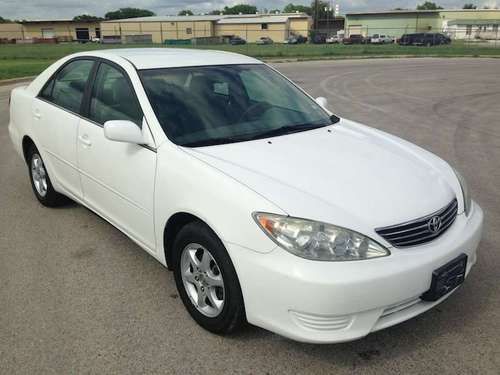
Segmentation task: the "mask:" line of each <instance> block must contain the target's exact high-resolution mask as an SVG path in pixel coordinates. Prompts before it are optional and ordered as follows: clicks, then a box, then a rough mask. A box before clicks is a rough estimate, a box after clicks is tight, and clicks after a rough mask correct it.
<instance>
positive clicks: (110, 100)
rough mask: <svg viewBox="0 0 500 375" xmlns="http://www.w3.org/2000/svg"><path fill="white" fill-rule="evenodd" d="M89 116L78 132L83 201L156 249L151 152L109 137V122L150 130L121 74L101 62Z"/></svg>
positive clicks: (127, 81) (127, 82)
mask: <svg viewBox="0 0 500 375" xmlns="http://www.w3.org/2000/svg"><path fill="white" fill-rule="evenodd" d="M87 117H88V119H82V120H81V121H80V125H79V130H78V146H77V147H78V159H79V160H78V161H79V163H78V165H79V168H80V175H81V181H82V189H83V196H84V200H85V202H86V203H87V204H88V205H89V206H90V207H91V208H92V209H94V210H95V211H96V212H98V213H99V214H101V215H102V216H103V217H105V218H107V219H108V220H109V221H110V222H112V223H113V224H114V225H116V226H117V227H118V228H120V229H121V230H123V231H124V232H125V233H127V234H128V235H129V236H130V237H131V238H133V239H134V240H136V241H137V242H139V243H140V244H141V245H143V246H144V247H146V248H148V249H150V250H151V251H154V250H155V235H154V221H153V200H154V182H155V173H156V152H155V151H154V149H151V148H148V147H144V146H142V145H136V144H131V143H122V142H115V141H110V140H108V139H107V138H105V136H104V131H103V125H104V123H105V122H106V121H109V120H129V121H132V122H134V123H135V124H136V125H137V126H138V127H140V128H141V129H142V131H143V134H144V135H145V136H146V137H147V136H150V134H149V133H148V132H149V128H148V126H147V124H146V123H145V121H144V120H143V114H142V110H141V108H140V105H139V102H138V100H137V97H136V95H135V92H134V90H133V88H132V84H131V83H130V81H129V79H128V77H127V75H126V73H125V72H124V71H122V70H121V69H120V68H118V67H117V66H114V65H111V64H108V63H104V62H102V63H100V66H99V67H98V70H97V74H96V77H95V81H94V84H93V87H92V91H91V96H90V101H89V106H88V113H87Z"/></svg>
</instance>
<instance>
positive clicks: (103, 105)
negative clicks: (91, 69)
mask: <svg viewBox="0 0 500 375" xmlns="http://www.w3.org/2000/svg"><path fill="white" fill-rule="evenodd" d="M89 117H90V119H91V120H93V121H95V122H97V123H99V124H104V123H105V122H106V121H110V120H129V121H132V122H134V123H136V124H137V125H138V126H139V127H141V126H142V110H141V107H140V105H139V102H138V100H137V97H136V95H135V93H134V91H133V90H132V87H131V86H130V84H129V82H128V80H127V78H126V77H125V75H124V74H123V73H122V72H121V71H120V70H118V69H116V68H114V67H112V66H111V65H109V64H106V63H102V64H101V65H100V66H99V70H98V71H97V76H96V80H95V83H94V86H93V88H92V96H91V99H90V112H89Z"/></svg>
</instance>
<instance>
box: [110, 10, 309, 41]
mask: <svg viewBox="0 0 500 375" xmlns="http://www.w3.org/2000/svg"><path fill="white" fill-rule="evenodd" d="M311 23H312V19H311V17H310V16H308V15H307V14H305V13H280V14H252V15H206V16H153V17H141V18H130V19H122V20H112V21H104V22H101V34H102V38H103V41H106V40H113V41H118V40H121V41H122V42H126V41H127V40H133V39H139V40H142V41H150V42H153V43H163V42H165V41H168V40H190V39H196V38H223V37H230V36H240V37H241V38H244V39H245V40H246V41H247V42H250V43H252V42H255V41H257V40H258V39H259V38H261V37H264V36H267V37H270V38H271V39H273V40H274V41H275V42H283V41H284V40H285V39H287V38H288V37H289V36H291V35H303V36H308V33H309V30H310V27H311ZM148 39H149V40H148Z"/></svg>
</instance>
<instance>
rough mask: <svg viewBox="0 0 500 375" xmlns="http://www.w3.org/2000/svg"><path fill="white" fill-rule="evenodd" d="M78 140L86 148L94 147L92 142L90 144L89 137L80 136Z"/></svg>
mask: <svg viewBox="0 0 500 375" xmlns="http://www.w3.org/2000/svg"><path fill="white" fill-rule="evenodd" d="M78 140H79V141H80V143H81V144H82V145H84V146H85V147H90V146H92V142H90V140H89V137H88V136H87V135H80V136H78Z"/></svg>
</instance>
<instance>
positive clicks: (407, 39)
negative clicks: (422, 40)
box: [397, 34, 418, 46]
mask: <svg viewBox="0 0 500 375" xmlns="http://www.w3.org/2000/svg"><path fill="white" fill-rule="evenodd" d="M417 35H418V34H403V35H401V38H399V39H397V43H398V44H399V45H400V46H411V45H412V44H413V40H414V39H415V38H416V36H417Z"/></svg>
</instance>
